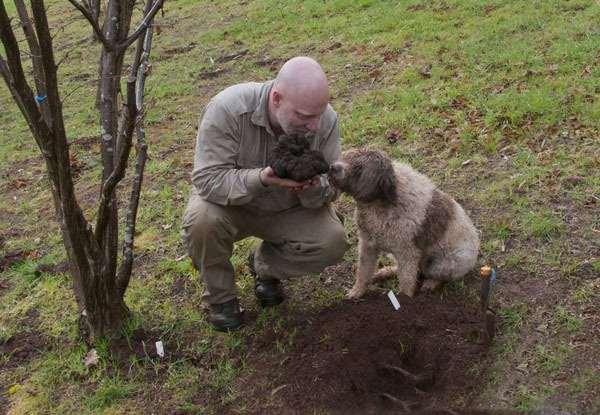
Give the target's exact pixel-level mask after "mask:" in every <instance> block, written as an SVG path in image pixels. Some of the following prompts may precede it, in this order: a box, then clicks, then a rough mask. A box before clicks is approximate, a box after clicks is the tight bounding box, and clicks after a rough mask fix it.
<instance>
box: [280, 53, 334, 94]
mask: <svg viewBox="0 0 600 415" xmlns="http://www.w3.org/2000/svg"><path fill="white" fill-rule="evenodd" d="M273 86H274V87H275V88H276V89H277V90H278V91H279V92H281V94H282V95H284V96H285V95H289V96H292V97H293V98H300V99H306V98H312V99H315V98H316V99H320V100H323V99H324V100H325V101H327V100H328V99H329V85H328V82H327V76H326V75H325V72H324V71H323V68H321V65H319V64H318V63H317V61H315V60H314V59H312V58H309V57H307V56H298V57H295V58H292V59H290V60H289V61H287V62H286V63H285V64H284V65H283V66H282V67H281V69H280V70H279V73H278V74H277V78H275V83H274V85H273Z"/></svg>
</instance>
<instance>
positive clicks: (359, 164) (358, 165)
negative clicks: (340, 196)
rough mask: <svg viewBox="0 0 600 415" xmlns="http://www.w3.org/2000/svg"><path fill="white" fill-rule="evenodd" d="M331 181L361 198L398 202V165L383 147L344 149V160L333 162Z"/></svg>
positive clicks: (364, 200) (361, 199) (330, 174)
mask: <svg viewBox="0 0 600 415" xmlns="http://www.w3.org/2000/svg"><path fill="white" fill-rule="evenodd" d="M329 181H330V182H331V183H332V184H333V185H334V186H335V187H337V188H338V189H340V190H341V191H342V192H346V193H348V194H349V195H350V196H352V197H353V198H354V199H356V200H357V201H360V202H373V201H375V200H382V201H385V202H388V203H390V204H392V205H395V204H396V203H397V194H396V176H395V174H394V166H393V164H392V161H391V160H390V159H389V158H388V157H387V156H386V155H385V154H384V153H383V152H382V151H380V150H371V149H354V150H348V151H344V152H343V153H342V157H341V158H340V160H339V161H337V162H335V163H333V164H332V165H331V168H330V170H329Z"/></svg>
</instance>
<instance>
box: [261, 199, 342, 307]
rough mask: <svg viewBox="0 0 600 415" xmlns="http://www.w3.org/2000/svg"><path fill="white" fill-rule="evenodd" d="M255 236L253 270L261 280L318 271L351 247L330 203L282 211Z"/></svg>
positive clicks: (311, 273)
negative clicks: (311, 207) (310, 207)
mask: <svg viewBox="0 0 600 415" xmlns="http://www.w3.org/2000/svg"><path fill="white" fill-rule="evenodd" d="M256 236H258V237H259V238H261V239H263V242H262V243H261V244H260V245H259V246H258V247H257V249H256V250H255V252H254V264H253V265H254V272H255V273H256V275H257V278H258V279H259V280H264V281H270V280H283V279H286V278H290V277H299V276H304V275H316V274H319V273H320V272H321V271H323V269H324V268H325V267H327V266H329V265H333V264H335V263H337V262H339V261H340V260H341V259H342V257H343V256H344V253H345V252H346V251H347V250H348V248H349V247H350V244H349V243H348V241H347V240H346V234H345V231H344V225H343V224H342V221H341V220H340V216H338V215H337V214H336V212H335V210H334V208H333V206H331V204H327V205H325V206H323V207H321V208H318V209H307V208H301V207H298V208H294V209H290V210H288V211H284V212H281V213H279V214H277V215H275V216H274V217H273V218H272V220H271V223H270V226H267V227H265V228H264V229H262V230H261V232H260V234H258V235H256ZM255 291H256V289H255ZM257 297H258V295H257Z"/></svg>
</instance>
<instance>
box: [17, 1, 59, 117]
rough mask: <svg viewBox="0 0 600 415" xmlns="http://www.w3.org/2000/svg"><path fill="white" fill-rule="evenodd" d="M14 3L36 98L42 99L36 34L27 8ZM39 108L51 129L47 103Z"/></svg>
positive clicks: (43, 86)
mask: <svg viewBox="0 0 600 415" xmlns="http://www.w3.org/2000/svg"><path fill="white" fill-rule="evenodd" d="M14 2H15V7H16V8H17V13H18V14H19V19H20V20H21V26H22V27H23V32H24V33H25V38H26V39H27V44H28V45H29V50H30V52H31V60H32V63H33V73H34V79H35V88H36V90H37V94H38V97H43V96H45V95H46V82H45V80H44V69H43V67H42V58H41V53H40V45H39V43H38V39H37V36H36V33H35V31H34V30H33V25H32V24H31V20H30V19H29V14H28V13H27V7H25V3H24V2H23V0H14ZM39 107H40V110H41V112H42V115H43V116H44V120H45V121H46V124H48V126H49V127H50V128H52V119H51V116H50V108H49V107H48V102H47V101H45V100H44V101H41V102H40V103H39Z"/></svg>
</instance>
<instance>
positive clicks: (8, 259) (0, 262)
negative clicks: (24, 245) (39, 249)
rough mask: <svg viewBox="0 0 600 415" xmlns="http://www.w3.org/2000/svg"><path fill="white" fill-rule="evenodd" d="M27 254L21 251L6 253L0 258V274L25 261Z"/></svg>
mask: <svg viewBox="0 0 600 415" xmlns="http://www.w3.org/2000/svg"><path fill="white" fill-rule="evenodd" d="M29 254H30V253H29V252H27V251H21V250H16V251H10V252H7V253H6V254H4V256H3V257H2V258H0V272H3V271H4V270H5V269H8V268H10V267H12V266H13V265H14V264H15V263H17V262H20V261H23V260H25V259H27V258H28V255H29Z"/></svg>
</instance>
